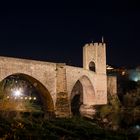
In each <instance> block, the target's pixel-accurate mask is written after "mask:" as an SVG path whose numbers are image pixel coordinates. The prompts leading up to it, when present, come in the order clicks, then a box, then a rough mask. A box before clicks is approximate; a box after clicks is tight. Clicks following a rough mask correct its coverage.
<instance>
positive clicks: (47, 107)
mask: <svg viewBox="0 0 140 140" xmlns="http://www.w3.org/2000/svg"><path fill="white" fill-rule="evenodd" d="M10 76H13V77H14V76H19V78H21V79H24V80H27V81H28V82H29V83H31V84H32V86H33V87H34V88H35V89H36V91H37V93H38V94H39V96H40V98H41V101H42V103H43V111H44V114H47V113H50V114H54V103H53V100H52V97H51V95H50V93H49V91H48V89H47V88H46V87H45V86H44V85H43V84H42V83H41V82H40V81H38V80H37V79H35V78H33V77H32V76H30V75H27V74H24V73H14V74H11V75H9V76H7V77H5V78H4V79H3V80H2V81H4V80H5V79H6V78H8V77H10ZM2 81H1V83H2Z"/></svg>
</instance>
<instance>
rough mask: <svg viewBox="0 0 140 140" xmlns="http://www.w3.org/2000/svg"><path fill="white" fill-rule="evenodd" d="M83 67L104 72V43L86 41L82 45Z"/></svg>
mask: <svg viewBox="0 0 140 140" xmlns="http://www.w3.org/2000/svg"><path fill="white" fill-rule="evenodd" d="M83 68H84V69H87V70H91V71H94V72H96V73H100V74H101V73H102V74H106V44H105V43H104V42H102V43H88V44H86V45H85V46H84V47H83Z"/></svg>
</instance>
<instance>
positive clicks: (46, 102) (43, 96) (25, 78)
mask: <svg viewBox="0 0 140 140" xmlns="http://www.w3.org/2000/svg"><path fill="white" fill-rule="evenodd" d="M20 79H22V81H20V86H18V88H17V85H18V81H19V80H20ZM8 80H9V82H8ZM12 82H13V84H12ZM26 82H27V83H29V85H26ZM8 84H9V85H8ZM21 85H22V86H21ZM23 85H24V86H23ZM8 86H10V88H11V91H12V92H13V91H14V92H13V93H12V94H11V93H8V92H7V91H8V90H9V89H10V88H7V89H6V87H8ZM15 86H16V88H15ZM27 86H28V88H27ZM22 87H24V88H23V89H22ZM25 87H26V92H24V91H23V90H24V89H25ZM29 87H30V88H32V91H33V92H34V93H31V92H29ZM13 89H14V90H13ZM15 89H16V90H15ZM17 89H18V90H17ZM19 90H22V91H23V94H22V97H20V94H21V93H20V91H19ZM11 91H10V92H11ZM5 94H7V95H5ZM13 95H16V96H13ZM37 98H38V101H37ZM0 99H3V101H5V99H8V101H10V102H11V101H12V102H11V103H13V100H14V102H16V103H15V106H16V110H17V111H23V112H24V107H25V106H24V107H23V105H22V104H21V100H22V102H23V100H26V101H27V99H28V100H30V102H31V100H32V102H31V103H32V104H33V103H34V102H37V104H38V103H41V105H42V109H41V110H42V111H43V113H44V114H54V103H53V100H52V97H51V95H50V93H49V91H48V89H47V88H46V87H45V86H44V85H43V84H42V83H41V82H40V81H39V80H37V79H35V78H34V77H32V76H30V75H27V74H24V73H14V74H11V75H9V76H7V77H5V78H4V79H3V80H2V81H1V82H0ZM15 99H16V101H15ZM19 100H20V101H19ZM33 100H36V101H33ZM8 104H9V102H8ZM37 104H36V105H37ZM2 105H3V104H1V105H0V106H2ZM20 107H21V108H20ZM0 108H1V107H0ZM14 109H15V108H12V107H8V110H12V111H13V110H14ZM16 110H14V111H16ZM25 111H26V110H25ZM27 112H32V110H30V109H29V108H28V110H27Z"/></svg>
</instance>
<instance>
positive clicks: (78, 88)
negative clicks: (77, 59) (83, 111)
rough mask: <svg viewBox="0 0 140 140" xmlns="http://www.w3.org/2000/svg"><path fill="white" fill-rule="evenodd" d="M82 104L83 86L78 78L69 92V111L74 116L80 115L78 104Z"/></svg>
mask: <svg viewBox="0 0 140 140" xmlns="http://www.w3.org/2000/svg"><path fill="white" fill-rule="evenodd" d="M81 104H83V87H82V84H81V82H80V81H79V80H78V81H77V82H76V84H75V85H74V87H73V90H72V94H71V112H72V114H73V115H74V116H80V106H81Z"/></svg>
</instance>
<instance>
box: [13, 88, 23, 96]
mask: <svg viewBox="0 0 140 140" xmlns="http://www.w3.org/2000/svg"><path fill="white" fill-rule="evenodd" d="M13 92H14V96H15V97H20V96H21V95H22V90H21V89H16V90H14V91H13Z"/></svg>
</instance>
